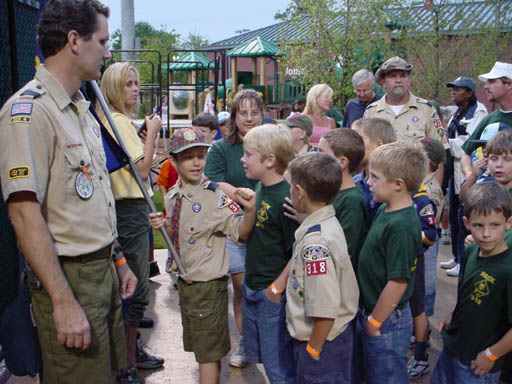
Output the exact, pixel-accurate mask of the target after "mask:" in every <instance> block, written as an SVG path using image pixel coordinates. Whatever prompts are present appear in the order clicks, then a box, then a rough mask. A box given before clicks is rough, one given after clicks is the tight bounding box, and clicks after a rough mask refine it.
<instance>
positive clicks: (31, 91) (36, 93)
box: [20, 89, 44, 99]
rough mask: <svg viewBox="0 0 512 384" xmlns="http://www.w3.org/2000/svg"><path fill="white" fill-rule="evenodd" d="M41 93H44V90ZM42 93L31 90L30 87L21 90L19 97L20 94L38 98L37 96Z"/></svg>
mask: <svg viewBox="0 0 512 384" xmlns="http://www.w3.org/2000/svg"><path fill="white" fill-rule="evenodd" d="M43 93H44V92H43ZM43 93H41V92H36V91H33V90H32V89H25V90H24V91H23V92H21V94H20V97H21V96H29V97H31V98H32V99H37V98H38V97H40V96H41V95H42V94H43Z"/></svg>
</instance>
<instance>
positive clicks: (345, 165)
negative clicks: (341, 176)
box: [338, 156, 350, 171]
mask: <svg viewBox="0 0 512 384" xmlns="http://www.w3.org/2000/svg"><path fill="white" fill-rule="evenodd" d="M338 160H339V161H340V163H341V168H342V170H343V171H344V170H345V169H348V167H349V165H350V161H349V160H348V158H347V157H345V156H340V157H339V158H338Z"/></svg>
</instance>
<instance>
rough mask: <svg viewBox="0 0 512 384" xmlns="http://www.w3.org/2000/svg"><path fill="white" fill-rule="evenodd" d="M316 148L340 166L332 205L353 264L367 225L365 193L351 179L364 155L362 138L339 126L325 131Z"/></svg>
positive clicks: (354, 132)
mask: <svg viewBox="0 0 512 384" xmlns="http://www.w3.org/2000/svg"><path fill="white" fill-rule="evenodd" d="M318 147H319V148H320V151H321V152H325V153H328V154H330V155H332V156H334V157H335V158H337V159H338V160H339V162H340V163H341V168H342V169H343V173H342V175H343V176H342V182H341V186H340V191H339V192H338V194H337V195H336V198H335V199H334V201H333V203H332V204H333V205H334V209H335V211H336V218H337V219H338V221H339V222H340V225H341V228H343V233H344V234H345V239H346V240H347V247H348V254H349V256H350V259H351V260H352V264H353V265H354V266H355V265H357V258H358V256H359V251H360V250H361V247H362V246H363V243H364V238H365V237H366V233H367V232H368V227H369V226H370V220H369V219H368V210H367V209H366V202H365V200H364V195H363V193H362V192H361V190H360V189H359V188H358V187H357V185H356V184H355V182H354V179H353V178H352V172H354V171H355V170H356V168H357V167H358V166H359V164H360V163H361V161H362V160H363V158H364V151H365V148H364V141H363V139H362V137H361V136H360V135H359V133H357V132H356V131H355V130H352V129H345V128H338V129H333V130H330V131H329V132H327V133H325V134H324V135H323V136H322V137H321V138H320V142H319V143H318Z"/></svg>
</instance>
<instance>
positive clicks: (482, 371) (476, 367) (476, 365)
mask: <svg viewBox="0 0 512 384" xmlns="http://www.w3.org/2000/svg"><path fill="white" fill-rule="evenodd" d="M493 366H494V361H491V360H490V359H489V358H488V357H487V356H485V352H484V351H481V352H480V353H479V354H478V355H477V356H476V359H475V360H473V361H472V362H471V366H470V367H471V369H472V370H473V371H474V373H475V375H477V376H484V375H487V374H488V373H489V372H490V370H491V369H492V367H493Z"/></svg>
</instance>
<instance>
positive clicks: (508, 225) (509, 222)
mask: <svg viewBox="0 0 512 384" xmlns="http://www.w3.org/2000/svg"><path fill="white" fill-rule="evenodd" d="M511 227H512V216H510V217H509V218H508V219H507V222H506V223H505V228H507V229H510V228H511Z"/></svg>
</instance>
